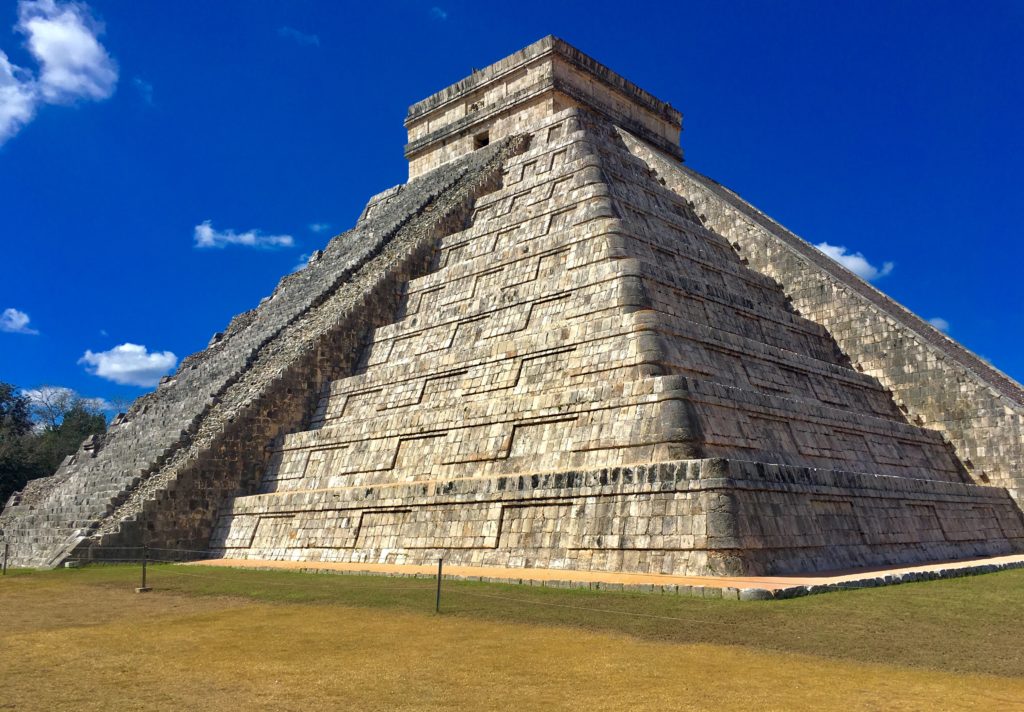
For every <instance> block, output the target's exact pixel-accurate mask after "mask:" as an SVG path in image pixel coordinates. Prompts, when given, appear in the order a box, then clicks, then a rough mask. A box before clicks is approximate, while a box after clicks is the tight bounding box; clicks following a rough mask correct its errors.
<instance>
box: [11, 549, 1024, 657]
mask: <svg viewBox="0 0 1024 712" xmlns="http://www.w3.org/2000/svg"><path fill="white" fill-rule="evenodd" d="M138 578H139V568H138V567H137V566H127V565H126V566H120V565H117V566H115V565H111V566H91V567H86V568H83V569H77V570H75V569H71V570H58V571H48V572H38V571H31V572H29V571H17V570H15V571H11V572H9V577H8V578H7V580H6V581H4V580H2V579H0V600H2V599H3V594H4V593H5V591H4V589H5V588H6V589H7V593H9V594H15V593H16V590H17V589H24V591H23V593H25V594H28V593H29V592H30V591H33V594H32V595H42V594H43V593H44V592H45V591H47V590H51V591H58V590H61V589H66V588H68V587H69V586H70V587H72V588H74V589H76V590H78V591H79V592H80V594H79V595H80V596H81V599H82V602H83V604H84V605H87V604H88V597H89V589H90V588H96V589H110V588H116V589H130V588H133V587H134V586H136V585H138ZM4 584H8V585H7V586H4ZM149 584H150V585H151V586H153V587H154V589H155V590H156V592H157V594H159V592H168V593H176V594H182V595H185V596H193V597H195V596H198V597H229V598H240V599H250V600H256V601H261V602H268V603H277V604H294V603H302V604H337V605H344V606H355V607H361V608H373V609H384V610H396V611H403V612H413V613H431V612H433V608H434V591H435V583H434V581H433V580H432V579H415V578H405V577H385V576H372V575H350V574H346V575H335V574H306V573H299V572H286V571H255V570H244V569H226V568H212V567H210V568H207V567H197V566H174V565H151V566H150V569H149ZM150 595H153V594H150ZM15 598H17V596H15ZM12 604H13V605H15V606H16V605H17V604H16V601H15V600H8V601H6V602H5V607H7V610H8V611H9V612H10V613H15V611H14V610H12V609H11V608H10V606H11V605H12ZM442 615H443V616H444V617H447V618H464V619H471V620H478V621H487V622H494V623H503V624H509V625H514V624H535V625H544V626H558V627H563V628H566V627H567V628H578V629H585V630H588V631H595V632H602V633H619V634H626V635H629V636H633V637H635V638H639V639H643V640H650V641H663V642H671V643H687V644H689V643H708V644H714V645H729V646H743V647H747V648H752V649H756V650H767V651H779V652H788V653H799V654H806V655H812V656H815V657H822V658H831V659H838V660H852V661H858V662H864V663H882V664H887V665H899V666H910V667H919V668H928V669H933V670H940V671H945V672H954V673H987V674H994V675H1000V676H1005V677H1024V648H1022V646H1021V645H1020V632H1021V631H1022V630H1024V570H1012V571H1004V572H1000V573H994V574H986V575H983V576H972V577H964V578H957V579H948V580H943V581H929V582H921V583H912V584H903V585H899V586H889V587H882V588H874V589H864V590H856V591H842V592H837V593H829V594H824V595H818V596H809V597H805V598H797V599H789V600H782V601H752V602H740V601H723V600H715V599H695V598H690V597H683V596H673V595H663V594H640V593H619V592H610V591H588V590H581V589H558V588H545V587H537V586H513V585H502V584H485V583H477V582H468V581H444V582H443V584H442Z"/></svg>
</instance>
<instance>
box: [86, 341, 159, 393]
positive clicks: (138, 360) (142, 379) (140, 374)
mask: <svg viewBox="0 0 1024 712" xmlns="http://www.w3.org/2000/svg"><path fill="white" fill-rule="evenodd" d="M78 363H81V364H84V365H85V367H86V370H87V371H88V372H89V373H91V374H93V375H94V376H99V377H100V378H105V379H107V380H108V381H113V382H114V383H120V384H122V385H128V386H155V385H156V384H157V383H159V382H160V378H161V377H162V376H163V375H164V374H166V373H167V372H168V371H170V370H171V369H172V368H174V367H175V366H176V365H177V364H178V357H177V356H175V355H174V354H173V353H171V352H170V351H161V352H158V351H154V352H153V353H149V352H148V350H147V349H146V347H145V346H141V345H139V344H120V345H118V346H115V347H114V348H112V349H110V350H109V351H98V352H93V351H86V352H85V355H83V356H82V358H80V359H78Z"/></svg>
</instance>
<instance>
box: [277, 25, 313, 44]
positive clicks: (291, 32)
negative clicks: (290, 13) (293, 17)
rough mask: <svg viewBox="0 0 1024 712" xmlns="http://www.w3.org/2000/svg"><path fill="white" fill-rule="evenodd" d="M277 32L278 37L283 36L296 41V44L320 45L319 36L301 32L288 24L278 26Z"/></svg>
mask: <svg viewBox="0 0 1024 712" xmlns="http://www.w3.org/2000/svg"><path fill="white" fill-rule="evenodd" d="M277 34H278V35H279V36H280V37H284V38H285V39H289V40H292V41H293V42H297V43H298V44H300V45H303V46H304V47H319V46H320V37H319V36H317V35H310V34H307V33H305V32H302V31H301V30H296V29H295V28H294V27H288V25H284V26H282V27H278V28H277Z"/></svg>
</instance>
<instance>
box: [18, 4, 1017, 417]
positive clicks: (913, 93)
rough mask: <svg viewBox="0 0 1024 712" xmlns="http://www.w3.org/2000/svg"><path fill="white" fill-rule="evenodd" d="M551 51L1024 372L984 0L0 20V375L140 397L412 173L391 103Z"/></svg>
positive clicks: (1011, 48)
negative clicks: (636, 102)
mask: <svg viewBox="0 0 1024 712" xmlns="http://www.w3.org/2000/svg"><path fill="white" fill-rule="evenodd" d="M549 33H551V34H556V35H558V36H560V37H562V38H564V39H566V40H568V41H569V42H570V43H572V44H575V45H576V46H578V47H579V48H580V49H582V50H583V51H585V52H587V53H589V54H591V55H593V56H594V57H596V58H597V59H598V60H600V61H602V62H603V63H605V64H607V65H609V66H610V67H612V68H613V69H614V70H616V71H618V72H619V73H621V74H623V75H625V76H626V77H628V78H630V79H631V80H633V81H635V82H636V83H637V84H639V85H640V86H642V87H644V88H645V89H647V90H649V91H651V92H652V93H654V94H655V95H656V96H658V97H660V98H662V99H665V100H667V101H669V102H671V103H672V104H673V105H674V106H675V107H676V108H678V109H680V110H681V111H682V112H683V114H684V116H685V118H684V126H685V130H684V132H683V136H682V144H683V147H684V150H685V151H686V155H687V163H688V164H689V165H690V166H692V167H693V168H695V169H696V170H698V171H701V172H703V173H705V174H707V175H710V176H711V177H713V178H715V179H716V180H718V181H720V182H722V183H724V184H725V185H727V186H729V187H730V188H732V189H733V190H736V191H737V192H738V193H739V194H740V195H742V196H744V197H745V198H746V199H747V200H750V201H751V202H753V203H754V204H755V205H757V206H758V207H759V208H761V209H762V210H764V211H765V212H767V213H768V214H769V215H771V216H773V217H774V218H776V219H777V220H779V221H780V222H782V223H783V224H784V225H786V226H787V227H789V228H790V229H792V230H793V231H795V232H796V233H797V234H799V235H801V236H802V237H804V238H806V239H808V240H810V241H811V242H813V243H815V244H821V243H827V245H828V249H830V250H831V252H832V254H833V255H834V256H836V257H841V258H843V259H846V260H848V261H849V260H850V259H851V255H852V256H853V257H852V259H853V260H854V261H853V262H850V264H853V265H854V266H856V267H857V268H858V269H860V270H861V272H862V273H863V274H865V275H867V276H869V277H871V278H872V279H873V283H874V284H875V285H876V286H878V287H879V288H880V289H882V290H883V291H885V292H887V293H888V294H889V295H891V296H892V297H894V298H895V299H897V300H898V301H900V302H901V303H903V304H904V305H906V306H907V307H909V308H910V309H912V310H914V311H915V312H917V313H918V314H920V315H921V316H923V317H925V318H927V319H941V320H942V321H941V322H936V323H939V324H942V325H944V326H945V327H946V328H947V329H948V333H949V334H950V335H951V336H952V337H953V338H956V339H957V340H959V341H961V342H962V343H964V344H965V345H966V346H967V347H968V348H971V349H972V350H974V351H976V352H977V353H979V354H980V355H982V356H983V357H985V358H987V359H989V360H990V361H991V362H993V363H994V364H995V365H996V366H997V367H999V368H1000V369H1002V370H1004V371H1005V372H1007V373H1008V374H1010V375H1011V376H1013V377H1014V378H1016V379H1017V380H1024V348H1022V347H1024V337H1022V333H1024V308H1022V306H1024V284H1022V280H1021V279H1020V276H1019V275H1020V266H1021V264H1022V262H1024V242H1022V240H1021V239H1020V233H1021V227H1020V225H1021V223H1020V220H1019V217H1018V214H1019V208H1020V206H1021V196H1022V188H1024V132H1022V131H1021V128H1020V127H1021V116H1022V113H1024V82H1022V81H1021V77H1022V76H1024V72H1022V70H1024V54H1022V52H1024V50H1022V47H1024V36H1022V35H1024V3H1022V2H1019V1H1014V2H999V1H995V0H992V1H989V2H985V3H975V4H971V5H969V4H968V3H963V2H935V1H931V2H910V1H906V2H877V3H872V2H858V3H826V2H807V3H804V2H767V1H765V2H707V3H699V4H697V3H692V4H691V3H665V4H664V6H659V5H653V4H652V5H645V4H643V3H635V2H634V3H623V2H588V3H567V2H566V3H557V2H556V3H552V2H545V3H534V2H517V3H516V4H515V5H514V6H513V5H508V4H504V5H500V4H499V5H495V4H493V3H479V2H472V3H470V2H443V1H442V2H439V3H433V2H424V3H421V2H412V1H408V2H387V1H386V0H382V1H381V2H376V3H358V4H357V3H342V2H312V1H311V0H293V1H292V2H255V1H246V2H229V1H228V0H219V1H218V2H206V1H203V2H191V1H186V0H177V1H176V2H173V3H170V2H141V1H140V2H117V1H113V0H90V2H88V3H87V4H82V3H78V4H69V3H61V2H55V1H54V0H40V1H38V2H24V1H23V2H17V1H16V0H0V52H2V53H3V54H2V55H0V144H2V145H0V243H2V252H0V274H2V279H0V380H3V381H8V382H12V383H15V384H17V385H19V386H22V387H24V388H33V387H37V386H40V385H43V384H49V385H54V386H60V387H66V388H72V389H75V390H76V391H78V392H79V393H81V394H82V395H84V396H87V397H96V398H106V399H114V398H134V397H135V396H137V395H139V394H140V393H142V392H144V391H145V390H146V389H147V387H148V386H147V384H152V383H153V382H154V380H155V379H156V378H158V377H159V375H160V374H161V373H163V372H165V371H166V370H167V369H169V368H171V367H172V366H173V364H174V363H175V362H176V361H177V360H180V359H181V358H183V357H185V356H187V355H188V354H190V353H193V352H194V351H197V350H199V349H201V348H203V347H204V346H205V345H206V343H207V341H208V340H209V337H210V335H211V334H213V333H214V332H216V331H219V330H221V329H223V327H224V326H225V325H226V324H227V322H228V321H229V320H230V318H231V317H232V316H233V315H234V314H236V313H238V312H241V311H243V310H246V309H249V308H252V307H253V306H254V305H256V304H257V303H258V301H259V300H260V298H261V297H263V296H265V295H266V294H268V293H269V292H270V291H271V290H272V289H273V287H274V285H275V284H276V282H277V280H278V279H279V278H280V277H281V276H282V275H283V274H285V273H286V272H288V271H290V270H291V269H293V268H294V267H295V266H296V265H297V264H298V263H299V261H300V258H301V256H302V255H304V254H308V253H309V252H311V251H313V250H315V249H318V248H320V247H322V246H323V244H324V243H325V242H326V241H327V240H328V239H329V237H330V236H331V235H333V234H335V233H337V232H340V231H342V230H345V229H347V228H348V227H350V226H351V225H352V224H353V222H354V221H355V218H356V217H357V215H358V214H359V211H360V210H361V209H362V206H363V204H364V203H365V201H366V199H367V198H368V197H369V196H371V195H372V194H373V193H376V192H378V191H380V190H382V189H384V188H387V187H390V186H392V185H394V184H396V183H399V182H402V181H404V180H405V177H406V163H405V160H404V158H403V156H402V146H403V144H404V142H405V134H404V130H403V127H402V120H403V118H404V115H405V110H406V108H407V106H408V105H409V104H411V103H413V102H415V101H417V100H419V99H421V98H423V97H425V96H427V95H429V94H431V93H433V92H434V91H437V90H439V89H441V88H443V87H444V86H446V85H448V84H450V83H452V82H454V81H457V80H459V79H461V78H462V77H464V76H465V75H467V74H468V73H469V72H470V71H471V70H472V68H473V67H482V66H486V65H487V64H489V63H491V62H493V61H495V60H497V59H500V58H501V57H503V56H505V55H507V54H509V53H511V52H513V51H515V50H517V49H519V48H521V47H523V46H525V45H526V44H528V43H530V42H532V41H534V40H536V39H539V38H540V37H542V36H544V35H546V34H549ZM858 254H859V255H861V259H860V261H859V262H857V259H856V255H858Z"/></svg>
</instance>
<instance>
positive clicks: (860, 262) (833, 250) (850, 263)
mask: <svg viewBox="0 0 1024 712" xmlns="http://www.w3.org/2000/svg"><path fill="white" fill-rule="evenodd" d="M815 247H817V248H818V249H819V250H821V251H822V252H824V253H825V254H826V255H828V256H829V257H831V258H832V259H834V260H835V261H836V262H838V263H839V264H841V265H842V266H843V267H845V268H846V269H848V270H850V271H851V272H853V273H854V274H855V275H857V276H858V277H860V278H861V279H866V280H868V281H869V282H871V281H874V280H876V279H879V278H881V277H885V276H886V275H888V274H891V273H892V270H893V268H894V267H895V266H896V265H895V264H894V263H892V262H883V263H882V266H881V267H876V266H875V265H873V264H871V263H870V262H868V260H867V258H866V257H864V255H863V254H861V253H860V252H848V251H847V249H846V247H843V246H838V247H837V246H836V245H830V244H828V243H827V242H822V243H820V244H817V245H815Z"/></svg>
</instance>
